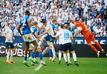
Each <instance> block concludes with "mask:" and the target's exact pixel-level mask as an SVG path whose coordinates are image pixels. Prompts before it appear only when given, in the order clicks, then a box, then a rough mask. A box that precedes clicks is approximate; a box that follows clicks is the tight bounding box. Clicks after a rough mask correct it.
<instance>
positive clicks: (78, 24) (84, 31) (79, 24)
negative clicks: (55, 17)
mask: <svg viewBox="0 0 107 74" xmlns="http://www.w3.org/2000/svg"><path fill="white" fill-rule="evenodd" d="M72 22H73V23H74V25H75V26H76V27H81V28H82V31H81V34H82V35H83V36H84V38H85V39H86V41H87V43H90V42H91V41H93V40H95V38H94V35H93V34H92V33H91V31H90V30H89V29H88V27H87V26H86V25H85V23H84V22H79V21H72Z"/></svg>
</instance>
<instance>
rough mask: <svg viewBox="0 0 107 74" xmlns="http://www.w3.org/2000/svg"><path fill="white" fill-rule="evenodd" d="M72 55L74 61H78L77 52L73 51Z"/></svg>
mask: <svg viewBox="0 0 107 74" xmlns="http://www.w3.org/2000/svg"><path fill="white" fill-rule="evenodd" d="M71 53H72V57H73V60H74V61H77V56H76V53H75V51H72V52H71Z"/></svg>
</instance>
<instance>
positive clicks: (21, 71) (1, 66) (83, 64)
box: [0, 57, 107, 74]
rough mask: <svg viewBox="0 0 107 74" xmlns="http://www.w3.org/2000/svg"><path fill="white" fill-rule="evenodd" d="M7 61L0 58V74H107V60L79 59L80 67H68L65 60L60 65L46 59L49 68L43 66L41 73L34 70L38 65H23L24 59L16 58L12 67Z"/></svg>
mask: <svg viewBox="0 0 107 74" xmlns="http://www.w3.org/2000/svg"><path fill="white" fill-rule="evenodd" d="M5 59H6V58H5V57H0V74H107V58H78V62H79V65H80V66H79V67H77V66H75V65H70V66H67V65H66V64H65V63H64V60H62V62H61V64H58V61H57V60H56V62H50V61H48V59H47V58H45V62H46V64H47V66H43V67H42V68H41V69H40V70H39V71H35V70H34V69H35V68H36V67H37V66H38V65H35V66H31V67H26V66H25V65H23V64H22V61H23V58H20V57H15V58H14V60H15V64H11V65H10V64H6V63H5ZM71 61H72V60H71ZM72 64H73V61H72Z"/></svg>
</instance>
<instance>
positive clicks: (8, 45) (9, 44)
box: [6, 42, 14, 49]
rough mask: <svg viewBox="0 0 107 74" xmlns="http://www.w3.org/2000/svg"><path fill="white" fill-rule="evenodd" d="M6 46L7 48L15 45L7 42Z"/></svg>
mask: <svg viewBox="0 0 107 74" xmlns="http://www.w3.org/2000/svg"><path fill="white" fill-rule="evenodd" d="M6 48H7V49H11V48H14V45H13V43H10V42H6Z"/></svg>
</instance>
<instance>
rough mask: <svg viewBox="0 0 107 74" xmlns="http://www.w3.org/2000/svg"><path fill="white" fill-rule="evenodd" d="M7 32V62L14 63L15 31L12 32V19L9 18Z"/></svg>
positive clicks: (6, 26)
mask: <svg viewBox="0 0 107 74" xmlns="http://www.w3.org/2000/svg"><path fill="white" fill-rule="evenodd" d="M4 30H5V31H4V33H5V43H6V48H7V56H6V58H7V59H6V63H7V64H12V63H14V61H13V53H14V45H13V32H12V20H9V22H8V25H5V28H4Z"/></svg>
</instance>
